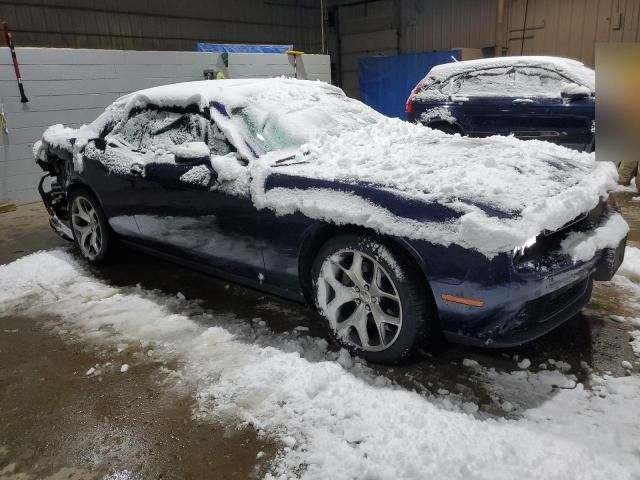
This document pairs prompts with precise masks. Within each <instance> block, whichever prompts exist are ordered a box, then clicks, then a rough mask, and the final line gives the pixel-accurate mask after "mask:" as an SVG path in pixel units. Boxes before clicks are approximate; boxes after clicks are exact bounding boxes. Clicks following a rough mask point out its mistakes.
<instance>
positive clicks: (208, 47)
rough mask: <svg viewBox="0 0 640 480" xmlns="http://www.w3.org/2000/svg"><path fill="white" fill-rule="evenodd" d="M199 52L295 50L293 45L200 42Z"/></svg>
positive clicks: (281, 51)
mask: <svg viewBox="0 0 640 480" xmlns="http://www.w3.org/2000/svg"><path fill="white" fill-rule="evenodd" d="M196 50H197V51H198V52H218V53H285V52H287V51H289V50H293V45H241V44H238V45H233V44H230V43H198V44H197V46H196Z"/></svg>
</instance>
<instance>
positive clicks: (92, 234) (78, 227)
mask: <svg viewBox="0 0 640 480" xmlns="http://www.w3.org/2000/svg"><path fill="white" fill-rule="evenodd" d="M69 214H70V218H71V229H72V230H73V238H74V240H75V243H76V246H77V247H78V249H79V250H80V253H81V254H82V256H83V257H84V258H86V259H87V260H88V261H89V262H90V263H101V262H104V261H105V260H106V259H107V257H108V255H109V254H110V251H111V247H112V243H113V234H112V232H111V228H110V227H109V224H108V222H107V218H106V217H105V215H104V213H103V212H102V208H101V207H100V203H98V200H97V199H96V197H95V196H94V195H93V194H92V193H90V192H89V191H88V190H84V189H83V190H75V191H74V192H72V193H71V195H70V197H69Z"/></svg>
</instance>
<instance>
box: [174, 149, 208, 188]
mask: <svg viewBox="0 0 640 480" xmlns="http://www.w3.org/2000/svg"><path fill="white" fill-rule="evenodd" d="M208 153H209V149H207V155H208ZM180 181H182V182H186V183H191V184H193V185H198V186H200V187H204V188H206V187H208V186H209V185H210V184H211V170H209V169H208V168H207V167H206V165H196V166H195V167H192V168H190V169H189V170H187V171H186V172H185V173H183V174H182V175H181V176H180Z"/></svg>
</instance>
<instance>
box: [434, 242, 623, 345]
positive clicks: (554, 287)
mask: <svg viewBox="0 0 640 480" xmlns="http://www.w3.org/2000/svg"><path fill="white" fill-rule="evenodd" d="M625 247H626V238H625V239H623V240H622V241H621V242H620V243H619V244H618V246H617V247H616V248H609V249H605V250H601V251H599V252H597V254H596V255H595V256H594V257H593V258H592V259H591V260H589V261H587V262H582V263H579V264H576V265H573V266H572V267H571V268H567V269H565V270H563V271H560V272H557V273H555V274H550V275H547V276H538V277H534V276H530V277H528V278H518V279H517V281H513V282H511V283H509V284H508V285H503V286H495V287H492V288H486V287H479V286H471V288H469V287H470V286H469V285H466V286H464V288H465V292H464V294H462V295H461V296H469V297H474V298H479V299H483V300H485V304H484V305H483V307H481V308H476V307H469V306H464V305H455V304H445V303H444V302H439V305H438V307H439V309H440V316H441V323H442V326H443V330H444V334H445V337H446V338H447V339H448V340H450V341H452V342H455V343H462V344H467V345H475V346H483V347H492V348H507V347H513V346H518V345H522V344H524V343H527V342H530V341H532V340H535V339H536V338H538V337H540V336H542V335H544V334H546V333H548V332H550V331H551V330H553V329H554V328H556V327H558V326H560V325H562V324H563V323H564V322H566V321H567V320H569V319H570V318H572V317H573V316H575V315H577V314H578V313H579V312H580V310H582V308H584V306H585V305H586V304H587V303H588V302H589V300H590V298H591V293H592V289H593V282H594V281H608V280H611V278H612V277H613V275H614V274H615V272H616V271H617V270H618V268H619V267H620V265H621V264H622V261H623V259H624V250H625ZM460 287H463V285H461V286H460ZM434 293H436V292H434Z"/></svg>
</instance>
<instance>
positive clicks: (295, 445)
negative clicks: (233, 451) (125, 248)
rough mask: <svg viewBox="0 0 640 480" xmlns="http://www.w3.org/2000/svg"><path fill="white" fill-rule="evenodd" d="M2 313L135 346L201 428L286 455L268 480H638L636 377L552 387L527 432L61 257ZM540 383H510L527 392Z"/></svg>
mask: <svg viewBox="0 0 640 480" xmlns="http://www.w3.org/2000/svg"><path fill="white" fill-rule="evenodd" d="M0 311H2V312H5V313H9V314H20V315H21V316H24V317H40V316H43V317H45V318H55V319H56V322H61V324H60V325H59V326H58V328H59V329H60V330H64V331H65V332H66V331H69V332H71V334H72V335H74V336H76V335H77V336H79V337H80V338H82V339H84V340H85V341H91V342H95V343H97V344H99V345H103V346H105V347H107V348H109V347H110V348H114V347H115V346H117V345H118V344H120V343H122V342H125V343H129V344H131V343H132V344H134V345H140V346H141V347H142V348H143V350H147V349H148V348H153V350H154V358H157V359H158V360H162V359H163V358H172V359H177V360H178V362H177V364H178V365H179V371H178V375H179V378H181V379H182V380H184V381H185V382H187V383H188V384H189V385H192V386H193V387H194V389H195V391H196V393H195V396H196V401H197V405H196V409H195V411H194V414H195V415H196V417H197V418H198V419H200V420H201V421H222V422H225V423H226V424H230V425H238V424H239V423H240V424H248V425H251V426H252V427H253V428H255V429H256V430H257V431H258V432H260V433H261V434H264V435H268V436H269V437H271V438H274V439H276V440H277V441H278V442H279V443H280V444H281V450H280V453H279V455H278V457H277V458H276V460H275V462H274V464H273V465H272V470H271V472H270V475H269V478H278V479H290V478H301V479H326V478H331V479H335V480H343V479H344V480H351V479H379V480H386V479H397V478H401V479H405V480H412V479H416V480H418V479H424V478H431V479H443V480H444V479H446V480H456V479H460V480H462V479H464V480H466V479H491V480H495V479H513V478H525V479H531V480H535V479H541V480H542V479H544V480H550V479H558V480H566V479H592V480H599V479H602V480H610V479H616V480H625V479H633V478H636V477H637V474H638V473H639V472H640V460H639V459H638V456H637V438H638V432H639V431H640V425H639V424H638V416H637V396H638V394H639V392H640V384H639V383H638V381H637V377H633V378H622V379H616V380H613V379H610V380H607V381H604V382H603V384H602V388H601V389H600V390H599V392H598V394H596V393H595V392H589V391H587V390H586V389H585V388H584V387H583V386H582V385H581V384H577V385H576V383H575V382H573V381H570V380H569V379H566V378H564V377H563V376H562V375H560V374H559V373H557V374H555V375H553V378H552V380H553V383H554V384H559V383H561V382H567V383H568V384H570V385H572V386H573V387H574V389H573V390H570V389H568V390H562V391H561V393H559V394H558V395H557V396H554V395H551V396H549V398H548V401H547V402H545V403H544V404H542V405H540V406H539V407H538V408H535V409H532V410H528V411H527V412H526V415H525V418H523V419H521V420H495V419H487V420H480V419H477V418H475V417H474V416H472V415H468V414H465V413H462V410H461V411H448V410H446V409H444V408H441V407H439V406H438V405H437V404H435V403H434V402H431V401H430V400H429V399H427V398H425V397H423V396H421V395H419V394H417V393H415V392H411V391H407V390H405V389H403V388H400V387H398V386H394V385H392V384H390V382H389V381H388V380H386V379H384V378H381V377H376V376H375V373H374V372H371V373H367V372H361V374H360V375H358V374H357V372H355V371H354V370H355V369H353V367H349V368H351V370H350V369H349V368H344V367H343V366H341V364H340V363H339V362H336V361H335V356H333V357H332V356H331V355H330V354H329V352H326V351H325V350H323V349H322V348H319V347H318V345H319V344H320V343H321V341H320V340H317V341H315V342H314V340H313V339H308V338H307V339H306V342H307V343H304V344H302V343H300V344H296V343H295V342H292V341H291V340H290V339H291V337H292V336H291V335H280V336H277V335H275V334H273V333H270V332H268V330H267V329H265V328H263V327H258V326H256V327H255V328H254V327H252V326H251V323H250V322H249V321H248V320H244V321H243V320H242V319H240V323H242V322H244V324H245V328H234V319H233V318H230V317H229V316H221V315H218V316H215V315H211V314H209V313H207V312H200V313H198V312H197V311H194V308H193V306H192V305H190V304H189V303H188V302H186V301H184V300H183V299H179V298H175V297H171V296H168V295H164V294H162V293H159V292H152V291H148V290H145V289H143V288H140V287H137V288H136V287H131V288H128V287H115V286H110V285H108V284H106V283H104V281H101V280H99V279H97V278H95V277H94V276H92V275H91V274H90V273H89V272H88V271H87V270H86V269H85V268H83V267H82V266H81V265H80V264H79V263H78V260H76V259H75V257H73V256H72V255H70V254H68V253H66V252H64V251H60V250H58V251H53V252H40V253H36V254H33V255H29V256H27V257H23V258H22V259H20V260H18V261H16V262H14V263H12V264H9V265H4V266H0ZM25 321H26V320H25ZM236 323H237V322H236ZM247 327H248V328H247ZM260 328H263V329H262V330H260ZM256 337H257V338H256ZM279 337H280V338H279ZM285 339H286V340H285ZM314 345H316V346H315V347H314ZM342 363H346V362H342ZM476 368H479V367H476ZM484 374H487V375H495V371H494V372H493V373H491V372H484ZM540 376H541V377H544V376H551V372H541V374H540ZM542 380H544V378H540V379H538V381H537V382H536V379H535V374H531V375H529V374H528V373H527V372H518V374H517V378H510V379H508V381H519V382H520V381H521V382H522V383H523V388H532V386H534V385H535V384H536V383H539V382H540V381H542Z"/></svg>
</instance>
